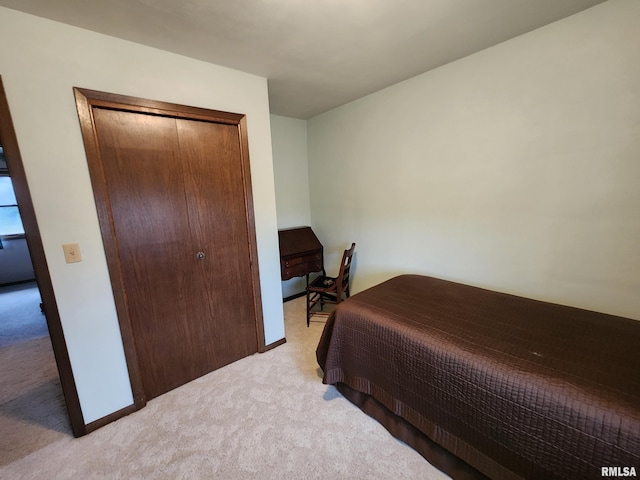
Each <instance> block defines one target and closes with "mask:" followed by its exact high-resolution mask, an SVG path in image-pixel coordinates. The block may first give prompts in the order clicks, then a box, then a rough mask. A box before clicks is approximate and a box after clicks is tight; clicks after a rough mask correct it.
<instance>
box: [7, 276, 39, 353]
mask: <svg viewBox="0 0 640 480" xmlns="http://www.w3.org/2000/svg"><path fill="white" fill-rule="evenodd" d="M48 335H49V331H48V330H47V321H46V319H45V317H44V315H43V314H42V312H41V311H40V292H39V291H38V287H37V285H36V283H35V282H29V283H21V284H18V285H10V286H6V287H0V347H5V346H7V345H14V344H15V343H19V342H24V341H27V340H33V339H36V338H42V337H47V336H48Z"/></svg>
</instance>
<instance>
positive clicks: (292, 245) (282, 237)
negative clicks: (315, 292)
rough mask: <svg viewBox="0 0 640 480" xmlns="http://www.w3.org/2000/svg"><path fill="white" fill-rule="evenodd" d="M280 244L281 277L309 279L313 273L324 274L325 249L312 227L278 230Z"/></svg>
mask: <svg viewBox="0 0 640 480" xmlns="http://www.w3.org/2000/svg"><path fill="white" fill-rule="evenodd" d="M278 240H279V242H280V277H281V278H282V280H289V279H290V278H293V277H302V276H306V277H307V285H308V284H309V274H310V273H313V272H324V252H323V250H324V248H323V246H322V244H321V243H320V240H318V237H316V234H315V233H313V230H311V227H298V228H289V229H286V230H278Z"/></svg>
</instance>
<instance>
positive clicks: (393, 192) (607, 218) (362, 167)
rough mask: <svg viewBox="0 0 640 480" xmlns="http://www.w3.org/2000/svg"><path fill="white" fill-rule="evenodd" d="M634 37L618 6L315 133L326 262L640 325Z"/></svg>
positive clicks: (324, 121)
mask: <svg viewBox="0 0 640 480" xmlns="http://www.w3.org/2000/svg"><path fill="white" fill-rule="evenodd" d="M638 25H640V2H639V1H637V0H611V1H609V2H607V3H604V4H601V5H599V6H596V7H594V8H592V9H589V10H587V11H584V12H582V13H580V14H577V15H575V16H572V17H569V18H567V19H565V20H562V21H559V22H557V23H554V24H552V25H549V26H547V27H544V28H541V29H539V30H536V31H533V32H531V33H529V34H526V35H523V36H521V37H518V38H516V39H514V40H511V41H508V42H505V43H503V44H500V45H497V46H495V47H493V48H490V49H487V50H484V51H482V52H480V53H478V54H476V55H473V56H470V57H467V58H465V59H462V60H460V61H457V62H455V63H452V64H449V65H446V66H444V67H441V68H439V69H436V70H434V71H431V72H428V73H426V74H423V75H421V76H418V77H415V78H413V79H410V80H408V81H406V82H403V83H400V84H397V85H394V86H392V87H390V88H387V89H385V90H382V91H380V92H377V93H375V94H373V95H370V96H368V97H365V98H363V99H360V100H358V101H355V102H352V103H350V104H347V105H345V106H342V107H340V108H337V109H335V110H333V111H330V112H328V113H326V114H323V115H320V116H318V117H315V118H312V119H310V120H309V122H308V143H309V147H308V155H309V177H310V179H311V180H310V182H311V183H310V193H311V216H312V224H313V227H314V229H315V230H316V231H317V233H318V234H319V235H320V236H322V237H323V238H324V239H326V241H327V245H326V246H328V247H329V248H327V250H329V251H330V253H331V254H332V255H334V258H333V260H332V259H331V258H326V261H327V262H331V261H334V262H335V261H337V255H338V254H339V252H340V250H341V249H343V248H344V247H345V245H346V244H348V242H350V241H352V240H353V241H355V242H357V244H358V246H357V248H356V252H357V266H356V270H355V274H354V290H356V291H357V290H362V289H364V288H367V287H369V286H371V285H373V284H376V283H378V282H380V281H382V280H385V279H387V278H389V277H391V276H393V275H395V274H399V273H402V272H417V273H422V274H427V275H433V276H437V277H442V278H447V279H452V280H455V281H461V282H465V283H469V284H474V285H478V286H483V287H488V288H493V289H496V290H500V291H504V292H509V293H515V294H519V295H524V296H529V297H533V298H538V299H543V300H547V301H553V302H557V303H563V304H569V305H575V306H580V307H583V308H588V309H592V310H598V311H603V312H607V313H612V314H617V315H623V316H629V317H632V318H635V319H640V295H639V294H638V292H640V187H639V184H638V181H639V179H640V61H638V59H639V58H640V57H639V56H638V55H639V52H640V28H638ZM332 193H333V195H332Z"/></svg>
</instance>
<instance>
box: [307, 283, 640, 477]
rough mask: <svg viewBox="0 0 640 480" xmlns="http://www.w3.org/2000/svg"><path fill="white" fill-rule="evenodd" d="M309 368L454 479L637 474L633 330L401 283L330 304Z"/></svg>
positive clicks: (638, 343)
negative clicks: (333, 306)
mask: <svg viewBox="0 0 640 480" xmlns="http://www.w3.org/2000/svg"><path fill="white" fill-rule="evenodd" d="M316 356H317V359H318V363H319V365H320V367H321V368H322V370H323V372H324V377H323V382H324V383H325V384H331V385H336V387H337V388H338V390H339V391H340V392H341V393H342V394H343V395H344V396H345V397H347V398H348V399H349V400H350V401H352V402H353V403H355V404H356V405H358V406H359V407H360V408H361V409H362V410H363V411H364V412H366V413H367V414H369V415H371V416H372V417H374V418H375V419H377V420H378V421H379V422H380V423H382V425H384V426H385V427H386V428H387V430H389V432H391V433H392V434H393V435H394V436H395V437H397V438H399V439H400V440H402V441H404V442H406V443H407V444H409V445H411V446H412V447H413V448H415V449H416V450H417V451H418V452H419V453H420V454H422V455H423V456H424V457H425V458H426V459H427V460H429V461H430V462H431V463H433V464H434V465H435V466H436V467H438V468H440V469H441V470H442V471H444V472H446V473H447V474H448V475H450V476H451V477H452V478H454V479H478V478H490V479H494V480H499V479H507V480H510V479H544V480H552V479H571V480H575V479H590V478H598V479H600V478H602V477H603V475H604V476H606V474H608V473H615V472H618V473H621V474H624V472H627V474H631V473H636V474H637V475H640V322H639V321H636V320H632V319H627V318H622V317H616V316H612V315H605V314H601V313H596V312H592V311H587V310H582V309H578V308H572V307H566V306H561V305H556V304H551V303H545V302H541V301H536V300H531V299H527V298H522V297H517V296H513V295H508V294H503V293H498V292H493V291H490V290H485V289H481V288H477V287H472V286H468V285H462V284H459V283H454V282H449V281H445V280H440V279H436V278H432V277H425V276H419V275H401V276H398V277H395V278H392V279H391V280H388V281H386V282H384V283H381V284H380V285H377V286H375V287H372V288H370V289H368V290H365V291H363V292H361V293H358V294H357V295H353V296H352V297H351V298H349V299H348V300H346V301H344V302H342V303H341V304H340V305H338V308H336V310H335V311H334V312H333V313H332V314H331V316H330V317H329V318H328V320H327V323H326V325H325V327H324V331H323V333H322V336H321V338H320V342H319V344H318V348H317V350H316ZM603 468H606V469H607V470H603ZM610 468H613V469H610ZM625 468H626V470H624V469H625ZM618 469H619V470H618Z"/></svg>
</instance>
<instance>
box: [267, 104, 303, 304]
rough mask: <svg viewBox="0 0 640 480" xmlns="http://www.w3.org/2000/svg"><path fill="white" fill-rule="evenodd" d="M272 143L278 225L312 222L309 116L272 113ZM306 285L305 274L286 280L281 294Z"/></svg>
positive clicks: (289, 226) (288, 225)
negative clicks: (303, 117)
mask: <svg viewBox="0 0 640 480" xmlns="http://www.w3.org/2000/svg"><path fill="white" fill-rule="evenodd" d="M271 143H272V146H273V170H274V175H275V182H276V207H277V212H278V228H279V229H283V228H293V227H302V226H310V225H311V206H310V200H309V169H308V167H307V164H308V161H307V122H306V120H299V119H295V118H288V117H281V116H278V115H271ZM305 286H306V284H305V280H304V279H303V278H292V279H290V280H287V281H284V282H282V296H283V297H285V298H286V297H288V296H290V295H294V294H296V293H299V292H302V291H304V289H305Z"/></svg>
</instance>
